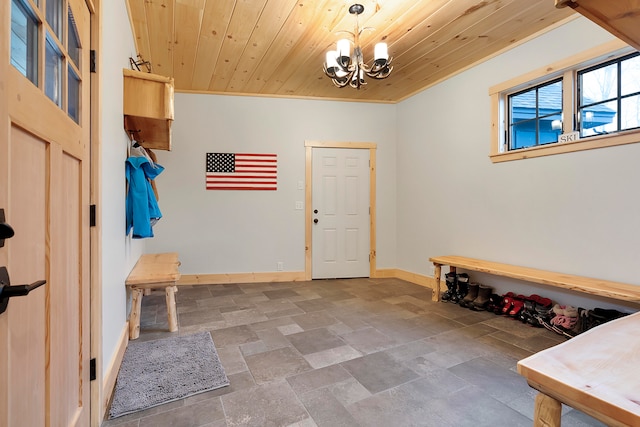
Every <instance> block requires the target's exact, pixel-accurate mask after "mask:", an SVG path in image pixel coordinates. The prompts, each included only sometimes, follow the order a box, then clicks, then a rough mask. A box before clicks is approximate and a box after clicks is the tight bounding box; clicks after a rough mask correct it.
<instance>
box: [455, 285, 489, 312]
mask: <svg viewBox="0 0 640 427" xmlns="http://www.w3.org/2000/svg"><path fill="white" fill-rule="evenodd" d="M492 293H493V289H492V288H491V287H490V286H486V285H481V284H479V283H470V284H469V292H468V293H467V295H466V296H465V297H464V298H463V299H462V300H460V303H459V304H460V306H461V307H466V308H469V309H471V310H475V311H483V310H486V308H487V305H488V304H489V298H490V297H491V294H492Z"/></svg>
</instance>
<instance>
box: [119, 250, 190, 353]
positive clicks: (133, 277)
mask: <svg viewBox="0 0 640 427" xmlns="http://www.w3.org/2000/svg"><path fill="white" fill-rule="evenodd" d="M179 265H180V261H178V254H177V253H176V252H170V253H163V254H145V255H142V256H141V257H140V259H139V260H138V262H137V263H136V265H135V266H134V267H133V270H131V273H129V276H128V277H127V280H126V281H125V284H126V285H127V286H128V287H129V289H131V293H132V303H131V317H130V318H129V339H132V340H135V339H136V338H138V337H139V336H140V310H141V308H142V296H143V295H144V294H145V292H147V291H151V289H159V288H164V290H165V297H166V301H167V317H168V319H169V330H170V331H171V332H175V331H177V330H178V317H177V314H176V299H175V293H176V292H178V287H177V286H176V282H177V281H178V280H180V272H179V271H178V266H179Z"/></svg>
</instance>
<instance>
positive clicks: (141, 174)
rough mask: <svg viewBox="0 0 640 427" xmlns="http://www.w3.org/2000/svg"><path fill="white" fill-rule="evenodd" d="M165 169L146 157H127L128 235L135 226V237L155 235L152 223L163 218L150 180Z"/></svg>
mask: <svg viewBox="0 0 640 427" xmlns="http://www.w3.org/2000/svg"><path fill="white" fill-rule="evenodd" d="M163 170H164V168H163V167H162V166H160V165H159V164H157V163H156V164H155V167H154V165H153V164H152V163H151V162H150V161H149V159H147V158H146V157H129V158H127V161H126V163H125V174H126V178H127V182H128V184H129V185H128V190H127V200H126V211H127V235H129V233H130V232H131V229H132V228H133V238H134V239H143V238H145V237H153V229H152V225H153V224H155V223H156V222H157V221H158V220H159V219H160V218H162V213H160V208H159V207H158V202H157V200H156V196H155V194H154V193H153V188H152V187H151V182H150V181H149V180H150V179H155V177H156V176H158V175H160V173H161V172H162V171H163Z"/></svg>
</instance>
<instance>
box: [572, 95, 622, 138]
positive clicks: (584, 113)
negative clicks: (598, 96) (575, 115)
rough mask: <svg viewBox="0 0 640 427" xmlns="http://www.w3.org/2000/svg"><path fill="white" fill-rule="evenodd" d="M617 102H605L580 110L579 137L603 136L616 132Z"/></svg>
mask: <svg viewBox="0 0 640 427" xmlns="http://www.w3.org/2000/svg"><path fill="white" fill-rule="evenodd" d="M617 112H618V106H617V102H615V101H611V102H605V103H602V104H596V105H592V106H590V107H585V108H583V109H581V110H580V136H583V137H584V136H594V135H603V134H607V133H609V132H616V131H617V130H618V123H617V117H616V114H617Z"/></svg>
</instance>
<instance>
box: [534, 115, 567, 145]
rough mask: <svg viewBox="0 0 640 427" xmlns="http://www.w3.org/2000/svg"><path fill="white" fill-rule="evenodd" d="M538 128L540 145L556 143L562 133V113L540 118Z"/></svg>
mask: <svg viewBox="0 0 640 427" xmlns="http://www.w3.org/2000/svg"><path fill="white" fill-rule="evenodd" d="M538 126H539V128H538V131H539V132H540V144H549V143H550V142H558V135H560V134H561V133H562V113H558V114H553V115H551V116H546V117H542V118H541V119H540V121H539V124H538Z"/></svg>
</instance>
